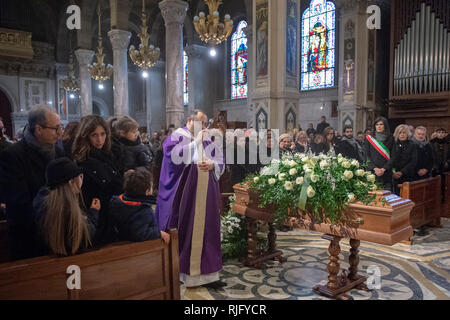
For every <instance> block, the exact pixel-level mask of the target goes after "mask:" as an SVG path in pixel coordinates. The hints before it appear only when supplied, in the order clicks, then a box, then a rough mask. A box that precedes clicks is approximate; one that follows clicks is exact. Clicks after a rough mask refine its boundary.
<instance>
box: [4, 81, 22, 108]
mask: <svg viewBox="0 0 450 320" xmlns="http://www.w3.org/2000/svg"><path fill="white" fill-rule="evenodd" d="M0 90H1V91H3V93H4V94H5V95H6V97H7V98H8V100H9V103H10V104H11V112H12V113H13V112H20V110H19V105H18V104H17V101H16V99H15V98H14V95H12V94H11V91H9V89H8V88H7V87H6V86H5V85H3V84H2V83H1V82H0Z"/></svg>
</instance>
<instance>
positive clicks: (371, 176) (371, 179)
mask: <svg viewBox="0 0 450 320" xmlns="http://www.w3.org/2000/svg"><path fill="white" fill-rule="evenodd" d="M367 181H369V182H372V183H373V182H375V175H374V174H369V175H368V176H367Z"/></svg>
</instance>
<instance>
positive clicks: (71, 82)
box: [62, 54, 80, 91]
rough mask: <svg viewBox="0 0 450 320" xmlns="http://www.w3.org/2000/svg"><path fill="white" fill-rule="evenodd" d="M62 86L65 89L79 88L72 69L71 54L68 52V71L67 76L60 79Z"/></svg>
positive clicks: (75, 89)
mask: <svg viewBox="0 0 450 320" xmlns="http://www.w3.org/2000/svg"><path fill="white" fill-rule="evenodd" d="M62 87H63V88H64V90H66V91H78V90H80V81H79V80H78V79H77V78H76V77H75V75H74V71H73V59H72V54H70V57H69V71H68V72H67V78H66V79H64V80H62Z"/></svg>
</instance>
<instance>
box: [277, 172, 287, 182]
mask: <svg viewBox="0 0 450 320" xmlns="http://www.w3.org/2000/svg"><path fill="white" fill-rule="evenodd" d="M285 177H286V173H280V174H279V175H278V179H279V180H280V181H283V180H284V178H285Z"/></svg>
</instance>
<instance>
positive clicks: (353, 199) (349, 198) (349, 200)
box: [348, 193, 356, 202]
mask: <svg viewBox="0 0 450 320" xmlns="http://www.w3.org/2000/svg"><path fill="white" fill-rule="evenodd" d="M355 200H356V197H355V195H354V194H353V193H350V194H349V195H348V202H353V201H355Z"/></svg>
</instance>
